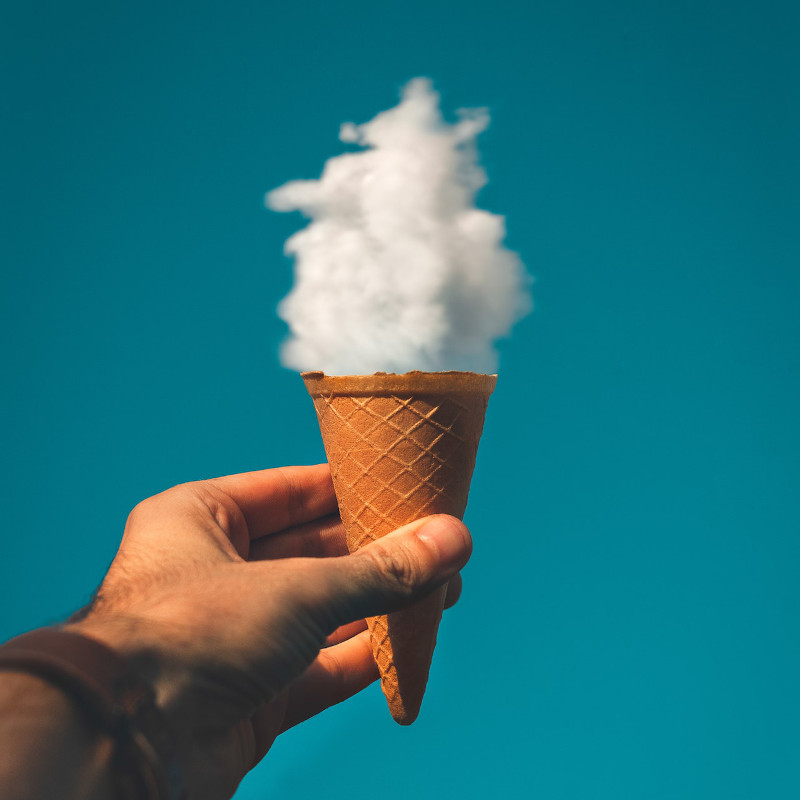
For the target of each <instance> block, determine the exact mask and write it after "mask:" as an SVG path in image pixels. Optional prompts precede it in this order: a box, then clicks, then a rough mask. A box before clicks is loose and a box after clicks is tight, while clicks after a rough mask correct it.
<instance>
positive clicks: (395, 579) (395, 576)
mask: <svg viewBox="0 0 800 800" xmlns="http://www.w3.org/2000/svg"><path fill="white" fill-rule="evenodd" d="M363 552H364V554H365V555H369V557H370V558H371V559H372V561H373V563H374V564H375V566H377V568H378V571H379V572H380V574H381V575H382V576H384V577H385V578H387V579H388V581H389V583H390V584H391V585H392V588H393V589H394V590H395V591H397V592H398V593H399V594H401V595H402V596H404V597H410V596H411V595H412V594H413V593H414V590H415V588H416V586H417V583H418V575H419V568H418V564H417V562H416V559H415V558H414V556H413V555H412V554H411V553H410V552H409V550H407V549H405V548H403V549H400V548H389V547H386V546H385V545H383V544H381V543H380V542H376V543H375V544H374V545H373V546H372V547H370V548H368V549H367V550H364V551H363Z"/></svg>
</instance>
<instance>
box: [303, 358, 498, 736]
mask: <svg viewBox="0 0 800 800" xmlns="http://www.w3.org/2000/svg"><path fill="white" fill-rule="evenodd" d="M303 379H304V381H305V384H306V388H307V389H308V392H309V394H310V395H311V397H312V398H313V400H314V407H315V409H316V412H317V417H318V420H319V425H320V431H321V433H322V439H323V443H324V445H325V452H326V454H327V457H328V462H329V464H330V469H331V475H332V477H333V485H334V489H335V491H336V497H337V500H338V503H339V510H340V513H341V517H342V522H343V524H344V527H345V531H346V533H347V545H348V549H349V550H350V552H354V551H355V550H357V549H359V548H360V547H362V546H364V545H365V544H368V543H369V542H371V541H374V540H376V539H378V538H380V537H382V536H385V535H386V534H388V533H391V532H392V531H394V530H395V529H397V528H399V527H401V526H403V525H406V524H408V523H409V522H413V521H414V520H417V519H419V518H421V517H425V516H428V515H430V514H450V515H452V516H455V517H458V518H459V519H460V518H462V517H463V515H464V510H465V508H466V504H467V495H468V493H469V485H470V481H471V478H472V472H473V469H474V467H475V457H476V454H477V450H478V442H479V441H480V437H481V433H482V431H483V422H484V417H485V413H486V407H487V404H488V401H489V395H490V394H491V393H492V391H493V390H494V386H495V383H496V380H497V376H495V375H479V374H476V373H472V372H409V373H405V374H399V375H397V374H386V373H376V374H374V375H354V376H326V375H324V374H323V373H321V372H306V373H303ZM446 593H447V587H446V586H443V587H440V588H439V589H437V590H436V591H435V592H433V593H432V594H431V595H429V596H428V597H427V598H425V599H424V600H423V601H421V602H419V603H417V604H415V605H414V606H412V607H410V608H407V609H404V610H402V611H398V612H395V613H393V614H389V615H384V616H379V617H371V618H370V619H368V620H367V624H368V627H369V631H370V640H371V646H372V654H373V658H374V659H375V662H376V664H377V665H378V668H379V670H380V675H381V688H382V690H383V693H384V695H385V696H386V700H387V702H388V704H389V709H390V711H391V714H392V717H393V718H394V719H395V720H396V721H397V722H399V723H400V724H403V725H407V724H410V723H411V722H413V721H414V720H415V719H416V717H417V715H418V713H419V709H420V705H421V703H422V697H423V695H424V693H425V685H426V683H427V680H428V672H429V670H430V663H431V658H432V656H433V650H434V646H435V644H436V633H437V630H438V627H439V621H440V619H441V614H442V608H443V605H444V600H445V596H446Z"/></svg>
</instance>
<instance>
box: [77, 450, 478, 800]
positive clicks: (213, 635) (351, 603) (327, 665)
mask: <svg viewBox="0 0 800 800" xmlns="http://www.w3.org/2000/svg"><path fill="white" fill-rule="evenodd" d="M470 552H471V539H470V536H469V532H468V531H467V529H466V528H465V527H464V525H463V524H462V523H461V522H460V521H458V520H456V519H454V518H453V517H447V516H442V515H439V516H435V517H427V518H426V519H424V520H420V521H418V522H415V523H412V524H411V525H407V526H406V527H405V528H401V529H400V530H399V531H397V532H395V533H393V534H390V535H389V536H386V537H384V538H382V539H380V540H379V541H377V542H374V543H373V544H370V545H368V546H367V547H365V548H363V549H361V550H359V551H358V552H357V553H355V554H353V555H346V553H347V548H346V545H345V539H344V531H343V528H342V525H341V522H340V520H339V517H338V513H337V506H336V498H335V496H334V493H333V486H332V483H331V479H330V473H329V470H328V467H327V465H326V464H322V465H319V466H314V467H285V468H282V469H274V470H264V471H261V472H251V473H244V474H241V475H231V476H228V477H224V478H217V479H213V480H207V481H198V482H196V483H188V484H183V485H181V486H177V487H175V488H173V489H170V490H168V491H166V492H163V493H162V494H159V495H156V496H155V497H151V498H149V499H147V500H145V501H143V502H142V503H140V504H139V505H138V506H137V507H136V508H135V509H134V510H133V512H131V515H130V517H129V519H128V523H127V525H126V528H125V534H124V536H123V539H122V543H121V545H120V548H119V552H118V553H117V556H116V558H115V559H114V562H113V563H112V565H111V568H110V569H109V572H108V575H107V576H106V578H105V580H104V581H103V583H102V585H101V587H100V589H99V591H98V594H97V597H96V599H95V601H94V603H93V604H92V606H91V608H90V610H89V611H88V613H87V615H86V616H85V618H83V619H81V620H80V621H78V622H73V623H71V624H70V625H68V626H67V627H68V629H69V628H71V629H73V630H77V631H79V632H81V633H84V634H86V635H89V636H92V637H94V638H96V639H99V640H100V641H103V642H105V643H106V644H108V645H110V646H112V647H114V648H115V649H117V650H118V651H119V652H121V653H123V654H124V655H125V656H126V657H127V658H128V659H129V661H130V662H131V664H132V666H133V667H134V669H135V670H136V671H137V672H138V673H139V674H140V676H141V677H142V678H144V679H145V680H146V681H147V682H149V684H150V685H151V686H153V688H154V689H155V691H156V698H157V702H158V704H159V706H160V707H161V708H162V709H163V711H164V712H165V714H166V715H167V717H168V719H169V720H170V722H171V724H172V727H173V729H174V731H175V734H176V736H177V738H178V745H179V748H180V751H181V758H182V766H183V768H184V773H185V781H186V783H187V788H188V792H189V797H191V798H203V799H204V800H205V799H206V798H207V799H208V800H212V799H215V798H227V797H230V796H231V795H232V794H233V792H234V791H235V788H236V786H237V785H238V783H239V782H240V781H241V779H242V778H243V777H244V775H245V774H246V773H247V772H248V770H250V769H251V768H252V767H253V766H254V765H255V764H256V763H258V761H260V759H261V758H262V757H263V756H264V754H265V753H266V752H267V750H268V749H269V747H270V746H271V745H272V743H273V741H274V740H275V737H276V736H277V735H278V734H279V733H280V732H281V731H283V730H286V729H287V728H290V727H292V726H293V725H296V724H297V723H299V722H301V721H303V720H305V719H307V718H308V717H310V716H313V715H314V714H316V713H318V712H320V711H322V710H323V709H325V708H327V707H329V706H331V705H333V704H335V703H338V702H340V701H342V700H345V699H346V698H348V697H350V696H352V695H353V694H355V693H356V692H358V691H360V690H361V689H363V688H364V687H365V686H367V685H368V684H369V683H371V682H372V681H374V680H375V679H376V678H377V677H378V673H377V668H376V667H375V664H374V662H373V659H372V654H371V649H370V645H369V638H368V636H369V635H368V633H367V631H366V624H365V622H364V617H366V616H373V615H377V614H385V613H388V612H390V611H395V610H397V609H399V608H402V607H405V606H407V605H410V604H411V603H413V602H415V601H417V600H420V599H421V598H423V597H424V596H426V595H427V594H428V593H429V592H431V591H432V590H433V589H435V588H436V587H437V586H440V585H441V584H443V583H444V582H445V581H447V580H450V579H451V580H450V589H449V591H448V602H447V603H446V605H452V603H453V602H455V600H456V599H457V595H458V593H459V591H460V578H459V576H458V570H460V569H461V567H463V566H464V564H465V563H466V561H467V559H468V558H469V555H470Z"/></svg>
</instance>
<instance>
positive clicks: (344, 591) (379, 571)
mask: <svg viewBox="0 0 800 800" xmlns="http://www.w3.org/2000/svg"><path fill="white" fill-rule="evenodd" d="M471 553H472V537H471V536H470V534H469V531H468V530H467V527H466V526H465V525H464V523H463V522H461V521H460V520H458V519H456V518H455V517H450V516H447V515H445V514H437V515H435V516H431V517H425V518H424V519H421V520H417V521H416V522H412V523H410V524H409V525H405V526H404V527H402V528H399V529H398V530H396V531H394V532H393V533H390V534H387V535H386V536H384V537H382V538H380V539H378V540H377V541H374V542H372V543H371V544H368V545H366V546H365V547H362V548H361V549H360V550H358V551H357V552H355V553H353V554H351V555H349V556H342V557H340V558H324V559H319V560H318V562H317V566H318V568H319V570H320V571H321V572H322V573H323V575H321V576H320V577H321V578H322V580H320V581H319V582H318V583H316V586H317V589H318V592H315V593H314V594H315V595H316V597H315V598H314V599H313V600H312V606H316V608H315V609H314V610H316V611H317V612H318V613H319V612H321V613H323V614H324V615H325V616H326V617H328V618H327V619H326V620H325V621H326V623H327V627H331V630H333V629H334V628H336V627H338V626H339V625H344V624H346V623H348V622H352V621H354V620H357V619H363V618H364V617H371V616H376V615H378V614H388V613H389V612H392V611H397V610H399V609H401V608H405V607H406V606H409V605H411V604H412V603H414V602H416V601H417V600H421V599H422V598H423V597H426V596H427V595H428V594H430V593H431V592H432V591H433V590H434V589H436V588H437V587H439V586H441V585H442V584H443V583H446V582H447V581H448V580H449V579H450V578H452V577H453V575H455V574H456V573H457V572H458V571H459V570H460V569H461V568H462V567H463V566H464V565H465V564H466V563H467V561H468V560H469V557H470V554H471ZM323 587H324V588H323ZM309 599H311V598H309Z"/></svg>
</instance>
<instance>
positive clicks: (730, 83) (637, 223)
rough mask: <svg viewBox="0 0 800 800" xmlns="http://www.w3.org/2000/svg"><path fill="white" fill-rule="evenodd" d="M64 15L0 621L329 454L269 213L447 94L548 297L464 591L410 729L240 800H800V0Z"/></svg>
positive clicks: (23, 305) (493, 416)
mask: <svg viewBox="0 0 800 800" xmlns="http://www.w3.org/2000/svg"><path fill="white" fill-rule="evenodd" d="M164 5H165V4H155V3H127V4H115V7H111V4H101V3H91V2H80V1H78V2H75V3H70V4H63V3H54V2H42V3H38V4H31V3H27V4H18V5H17V6H16V7H14V8H11V7H8V8H5V9H4V10H3V11H2V12H0V15H1V18H0V62H2V63H1V64H0V76H2V77H0V81H1V82H2V87H3V89H2V91H3V96H4V102H3V107H4V114H3V117H4V119H3V122H2V127H0V140H1V141H2V149H0V159H1V160H2V175H3V184H4V188H5V191H4V192H3V198H2V203H3V208H2V212H0V248H2V249H0V263H2V271H1V274H2V291H1V292H0V308H1V309H2V312H1V313H0V322H1V323H2V326H3V331H2V334H3V335H2V340H0V341H1V343H0V347H1V348H2V361H3V364H4V373H5V377H4V381H3V391H2V393H1V394H0V403H1V404H2V414H0V424H1V425H2V436H1V438H0V441H2V448H1V449H2V453H3V458H2V490H0V491H2V496H3V506H4V510H5V513H4V522H5V534H4V537H3V543H4V556H3V558H2V559H0V608H2V612H0V634H2V636H4V637H5V636H11V635H12V634H14V633H17V632H20V631H22V630H24V629H26V628H30V627H33V626H37V625H42V624H46V623H48V622H51V621H55V620H58V619H60V618H62V617H63V616H64V615H66V614H67V613H69V612H70V611H71V610H73V609H74V608H76V607H78V606H79V605H82V604H83V603H84V602H85V601H86V599H87V598H88V595H89V592H90V591H91V590H92V588H94V586H95V585H96V584H97V583H98V582H99V579H100V578H101V576H102V574H103V572H104V570H105V568H106V567H107V565H108V563H109V562H110V560H111V558H112V557H113V554H114V552H115V550H116V546H117V544H118V541H119V537H120V534H121V530H122V526H123V524H124V520H125V518H126V516H127V513H128V511H129V510H130V508H131V507H132V506H133V505H134V504H135V503H136V502H137V501H138V500H140V499H142V498H143V497H146V496H148V495H150V494H153V493H155V492H157V491H160V490H162V489H164V488H166V487H168V486H170V485H173V484H175V483H179V482H182V481H185V480H190V479H195V478H203V477H209V476H212V475H218V474H224V473H228V472H238V471H243V470H247V469H255V468H260V467H267V466H277V465H281V464H288V463H311V462H314V461H317V460H321V458H322V446H321V443H320V440H319V434H318V431H317V428H316V422H315V419H314V413H313V408H312V406H311V402H310V400H309V399H308V398H307V396H306V395H305V393H304V390H303V388H302V384H301V381H300V379H299V378H298V377H297V376H296V375H294V374H292V373H291V372H289V371H287V370H284V369H282V368H281V367H280V366H279V364H278V359H277V348H278V345H279V343H280V341H281V340H282V339H283V337H284V335H285V328H284V325H283V323H281V322H280V320H279V319H278V318H277V316H276V314H275V307H276V305H277V303H278V302H279V300H280V299H281V297H283V296H284V295H285V294H286V292H287V291H288V289H289V286H290V285H291V264H290V263H289V262H288V261H287V260H286V259H285V258H284V256H283V255H282V247H283V242H284V240H285V239H286V237H287V236H288V235H289V234H290V233H291V232H292V231H293V230H295V229H296V228H297V227H298V226H299V224H301V219H300V217H299V216H297V215H278V214H274V213H271V212H268V211H266V210H265V209H264V207H263V196H264V193H265V192H266V191H268V190H269V189H271V188H274V187H275V186H278V185H280V184H281V183H283V182H285V181H286V180H289V179H292V178H301V177H306V178H313V177H317V176H318V175H319V170H320V168H321V166H322V164H323V163H324V160H325V159H326V158H328V157H330V156H331V155H334V154H335V153H336V152H339V150H340V149H343V146H342V145H341V144H340V143H339V142H338V141H337V134H338V129H339V124H340V123H341V122H343V121H345V120H352V121H355V122H363V121H366V120H368V119H370V118H371V117H372V116H373V115H374V114H375V113H376V112H377V111H379V110H382V109H384V108H388V107H389V106H391V105H393V104H394V103H395V102H396V99H397V93H398V91H399V89H400V87H401V86H402V84H404V83H405V82H406V81H407V80H408V79H409V78H412V77H414V76H417V75H425V76H428V77H430V78H432V79H433V81H434V82H435V85H436V87H437V89H438V90H439V91H440V92H441V94H442V101H443V107H444V110H445V113H446V114H447V115H449V116H451V117H452V115H453V113H454V111H455V109H457V108H459V107H462V106H468V107H472V106H487V107H488V108H489V109H490V112H491V115H492V125H491V127H490V129H489V130H488V131H487V132H486V133H485V134H482V135H481V137H480V146H481V153H482V162H483V165H484V166H485V168H486V170H487V172H488V175H489V184H488V186H487V187H486V188H485V189H484V190H482V192H481V193H480V195H479V204H480V205H482V206H483V207H485V208H487V209H489V210H490V211H492V212H495V213H500V214H504V215H505V216H506V220H507V228H508V240H507V241H508V245H509V246H510V247H511V248H512V249H514V250H516V251H517V252H519V253H520V255H521V256H522V258H523V260H524V261H525V262H526V264H527V265H528V268H529V271H530V272H531V274H532V275H533V277H534V279H535V284H534V298H535V310H534V312H533V314H532V315H531V316H529V317H528V318H527V319H525V320H524V321H523V322H521V323H520V324H519V325H518V326H517V328H516V329H515V334H514V336H513V338H512V339H510V340H508V341H506V342H504V343H502V345H501V364H500V370H499V374H500V378H499V383H498V389H497V392H496V394H495V395H494V397H493V399H492V402H491V405H490V408H489V416H488V418H487V424H486V429H485V434H484V440H483V442H482V445H481V451H480V454H479V461H478V467H477V470H476V474H475V479H474V482H473V490H472V494H471V499H470V507H469V510H468V512H467V521H468V523H469V524H470V526H471V528H472V530H473V533H474V537H475V540H476V548H475V555H474V557H473V560H472V562H471V563H470V565H469V566H468V567H467V569H466V570H465V575H464V578H465V591H464V596H463V599H462V602H461V603H459V606H458V607H457V608H456V609H454V610H453V611H452V612H450V613H449V614H448V615H447V618H446V619H445V622H444V624H443V627H442V630H441V634H440V639H439V646H438V648H437V654H436V658H435V661H434V665H433V670H432V675H431V682H430V686H429V692H428V695H427V697H426V701H425V704H424V706H423V710H422V714H421V716H420V719H419V721H418V722H417V723H415V725H414V726H412V727H411V728H409V729H400V728H398V727H397V726H395V725H394V723H393V722H392V721H391V719H390V718H389V715H388V713H387V712H386V709H385V707H384V705H383V701H382V698H381V697H380V694H379V691H378V689H377V688H375V687H373V690H371V691H368V692H366V693H365V694H364V695H363V696H362V697H360V698H358V699H357V700H356V701H354V702H352V703H350V704H348V705H347V706H344V707H340V708H337V709H334V710H331V711H329V712H327V713H326V714H325V715H323V716H321V717H320V718H319V719H317V720H315V721H313V722H311V723H309V724H307V725H305V726H303V727H302V728H300V729H298V730H295V731H293V732H291V733H290V734H288V735H286V736H285V737H283V739H282V740H279V742H278V744H277V745H276V746H275V748H274V750H273V752H272V754H271V755H270V756H268V758H267V759H266V760H265V762H264V763H263V764H262V765H261V766H260V767H259V768H258V770H257V771H256V772H255V773H254V774H253V775H251V776H250V777H249V778H248V779H247V780H246V781H245V783H244V784H243V786H242V788H241V790H240V793H239V795H238V796H239V797H241V798H257V797H262V796H267V795H268V794H272V795H275V794H285V795H289V794H291V796H293V797H297V798H303V797H313V796H315V795H316V794H317V792H318V791H319V790H320V789H321V788H322V787H324V790H325V792H326V795H327V796H328V797H329V798H337V797H348V796H350V795H352V794H353V793H354V792H355V791H364V790H365V787H366V790H368V791H370V790H371V787H374V786H376V785H377V782H378V781H379V780H382V776H384V775H385V770H386V769H387V767H386V766H385V761H384V759H383V758H382V757H380V756H372V755H366V754H361V753H359V752H358V749H357V748H358V744H357V743H358V742H360V741H362V740H363V739H364V738H366V739H367V740H368V741H370V742H371V743H379V744H380V746H381V748H384V747H385V748H386V750H387V752H388V751H391V752H392V753H394V754H395V761H396V763H399V764H401V765H402V766H399V767H398V766H394V765H392V766H389V767H388V769H389V775H390V779H389V781H388V783H384V784H382V785H383V787H384V788H383V791H382V793H381V798H382V800H391V798H401V797H403V798H405V797H407V796H409V794H410V793H413V794H415V795H416V796H419V797H435V796H436V797H438V796H440V795H441V793H442V792H445V793H448V795H452V796H461V797H485V796H486V795H487V793H490V792H491V793H493V794H494V795H496V796H497V795H499V796H505V797H518V796H533V797H542V798H551V797H552V798H556V797H557V798H559V800H566V798H587V797H591V798H605V797H609V798H615V800H622V799H623V798H641V797H647V798H652V799H653V800H659V799H660V798H673V797H681V798H703V799H704V800H708V798H716V797H719V798H726V800H731V799H732V798H752V797H771V798H782V797H787V798H788V797H794V796H796V795H797V793H798V791H800V773H798V770H797V751H798V746H799V745H800V737H798V731H797V725H796V719H797V716H798V711H800V694H799V692H798V688H797V687H798V682H797V675H798V672H799V671H800V640H799V639H798V617H799V616H800V590H798V582H797V565H798V559H800V544H799V543H798V538H797V531H798V529H800V509H799V508H798V477H800V474H799V473H800V468H799V466H798V457H797V453H798V449H799V447H800V427H798V423H797V410H796V409H797V396H798V389H799V388H800V386H798V383H799V379H798V376H799V375H800V370H799V368H800V364H799V363H798V342H800V337H799V334H800V330H799V329H800V322H799V321H798V320H800V315H798V313H797V299H798V288H799V287H798V284H799V283H800V277H799V276H798V256H800V245H799V244H798V236H797V221H798V211H799V210H800V208H799V207H798V206H799V205H800V202H799V198H798V189H797V187H798V185H800V163H798V141H800V136H798V134H800V114H799V112H798V108H800V106H799V105H798V100H800V98H798V86H800V81H799V80H798V79H799V78H800V64H798V55H797V47H796V42H797V40H798V34H800V11H798V8H797V6H796V4H790V3H780V2H773V3H769V2H768V3H753V2H727V3H721V2H719V3H718V2H705V3H688V2H672V3H654V2H646V3H642V2H621V1H620V0H614V1H613V2H609V3H604V4H597V3H588V2H585V0H583V1H579V0H561V1H560V2H541V3H522V2H507V1H505V0H499V2H495V3H491V4H477V3H469V2H460V3H456V2H429V3H422V2H418V1H417V0H410V1H409V2H406V3H404V4H402V5H389V4H381V3H363V2H351V3H344V2H340V3H337V2H332V3H308V2H298V3H295V4H292V5H290V4H283V5H281V6H276V5H275V4H268V3H263V2H262V3H259V2H242V3H234V4H231V6H232V7H224V6H223V5H222V4H211V3H202V2H201V3H192V4H188V3H174V4H169V7H166V8H165V7H164Z"/></svg>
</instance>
